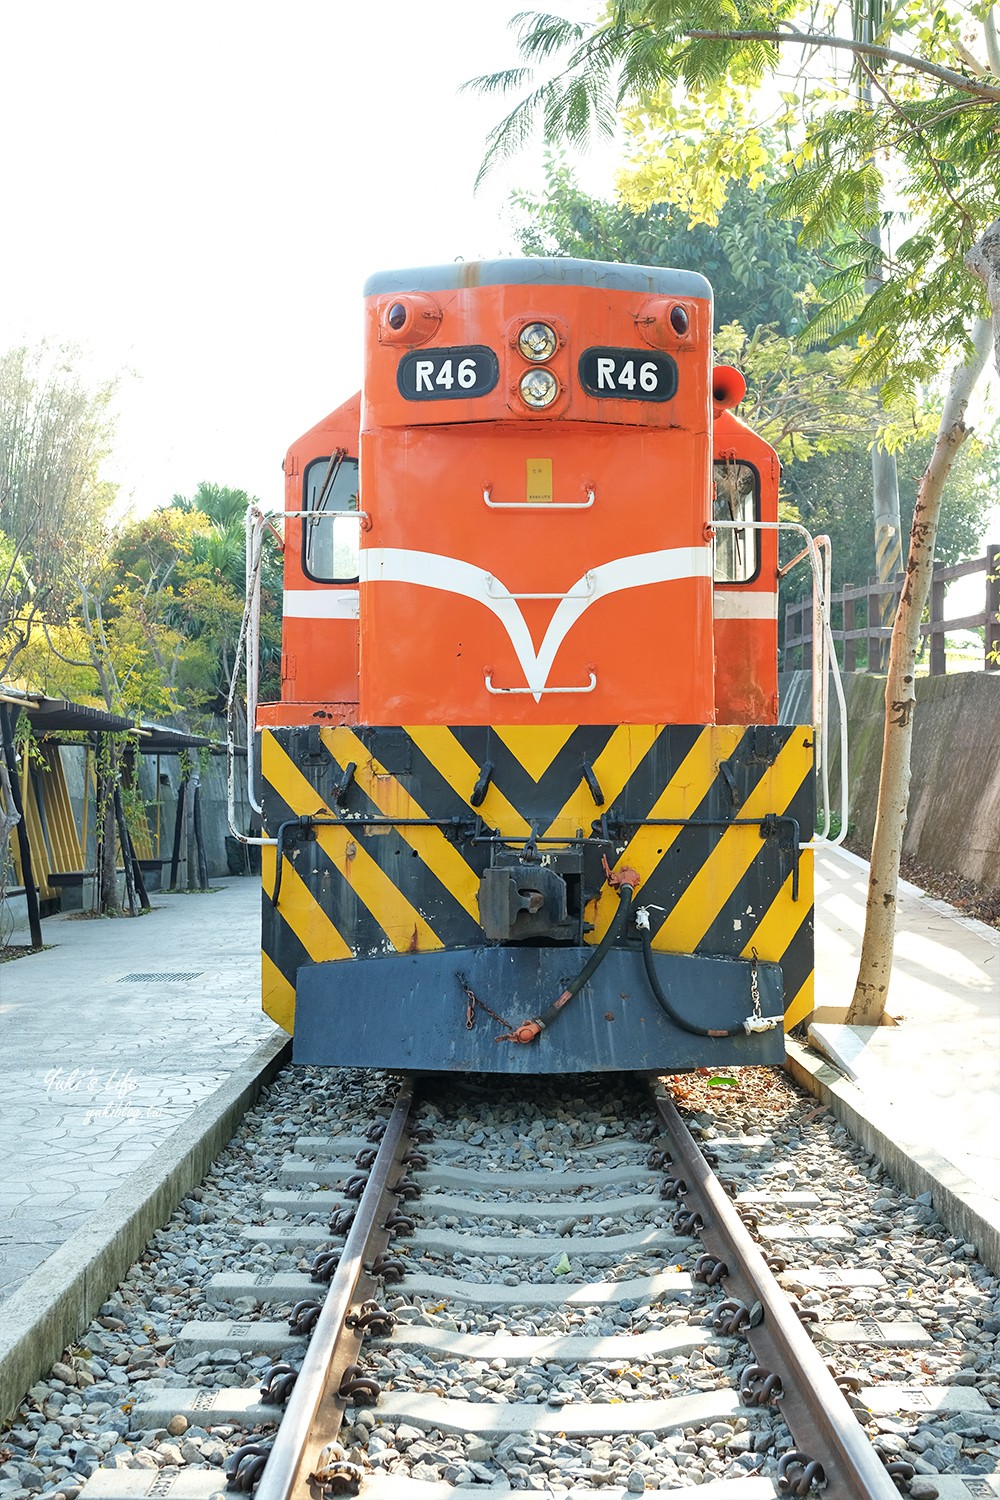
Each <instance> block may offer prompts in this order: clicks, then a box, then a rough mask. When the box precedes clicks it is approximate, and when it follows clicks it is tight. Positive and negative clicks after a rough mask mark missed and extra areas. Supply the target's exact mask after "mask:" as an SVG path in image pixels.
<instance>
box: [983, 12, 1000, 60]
mask: <svg viewBox="0 0 1000 1500" xmlns="http://www.w3.org/2000/svg"><path fill="white" fill-rule="evenodd" d="M983 31H984V33H985V36H986V56H987V58H988V59H989V64H990V71H991V72H992V73H994V74H995V75H996V77H997V78H1000V37H998V36H997V8H996V6H995V5H991V6H990V8H989V10H988V11H987V12H986V15H985V17H984V18H983Z"/></svg>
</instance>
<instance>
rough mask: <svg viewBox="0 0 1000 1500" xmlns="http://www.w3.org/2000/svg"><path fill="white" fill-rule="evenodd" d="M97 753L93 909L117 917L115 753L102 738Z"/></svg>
mask: <svg viewBox="0 0 1000 1500" xmlns="http://www.w3.org/2000/svg"><path fill="white" fill-rule="evenodd" d="M102 738H104V739H105V743H104V744H103V745H101V747H100V749H99V750H98V753H97V819H96V821H97V909H98V911H100V912H102V913H103V914H104V916H106V917H110V916H117V914H118V910H119V907H118V876H117V874H116V860H115V844H116V838H115V796H114V785H115V774H116V768H115V752H114V746H113V744H109V743H108V742H107V740H106V737H104V736H102Z"/></svg>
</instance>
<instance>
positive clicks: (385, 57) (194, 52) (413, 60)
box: [0, 0, 612, 510]
mask: <svg viewBox="0 0 1000 1500" xmlns="http://www.w3.org/2000/svg"><path fill="white" fill-rule="evenodd" d="M527 3H528V0H493V3H491V0H485V3H484V0H478V3H477V0H423V3H420V4H416V3H412V0H380V3H379V4H377V5H373V6H372V7H371V9H369V8H368V7H367V6H365V5H359V4H350V5H348V4H345V3H344V0H289V3H287V4H285V5H267V6H264V5H261V4H259V3H258V4H246V3H244V4H236V3H234V0H175V3H174V4H172V5H170V6H169V7H156V6H148V5H136V4H135V0H128V3H125V0H97V3H96V4H94V5H81V4H79V0H31V3H28V4H22V5H12V6H5V7H4V9H3V15H2V19H0V51H2V55H3V56H4V59H5V64H6V65H5V67H4V70H3V80H2V88H0V134H2V139H3V140H4V141H6V142H7V146H8V149H7V151H6V153H5V162H4V200H5V204H6V208H7V223H6V225H5V228H4V232H3V234H2V235H0V285H2V286H3V288H4V291H5V293H6V295H5V297H4V298H3V301H2V303H0V348H6V347H9V346H10V345H11V344H13V343H16V342H18V341H19V340H21V339H24V338H27V339H29V340H30V341H32V342H33V341H35V340H37V339H39V338H41V337H48V338H50V339H52V340H54V341H56V342H60V343H61V342H64V341H71V342H75V343H80V344H82V345H84V346H85V347H86V348H87V350H88V351H89V354H90V358H91V368H92V369H93V370H94V371H95V372H96V373H98V374H99V375H101V376H108V375H113V374H115V373H116V372H118V371H123V370H124V371H130V372H132V373H129V374H127V375H126V376H125V380H124V388H123V392H122V396H121V399H120V401H119V410H120V423H119V431H120V442H119V448H118V453H117V455H116V462H115V464H114V465H113V469H114V472H109V475H108V477H109V478H111V477H113V478H117V479H119V480H120V481H121V482H122V484H123V488H124V491H125V494H126V495H128V494H132V495H133V496H134V500H135V503H136V505H137V506H138V507H139V508H140V509H143V510H145V509H149V508H151V507H152V506H153V505H155V504H159V503H163V502H164V501H167V500H169V499H170V497H171V496H172V495H173V494H174V493H175V492H180V493H190V492H191V491H192V490H193V489H194V487H195V486H196V485H197V484H198V482H199V481H200V480H202V479H208V480H213V481H215V482H217V483H220V484H229V485H233V486H236V487H240V488H244V489H247V490H249V491H250V492H251V493H254V494H257V495H259V496H260V497H261V499H263V500H264V501H265V502H266V503H268V504H273V505H276V506H277V505H279V504H280V501H281V468H280V465H281V460H282V457H283V456H284V452H285V449H286V448H287V447H288V445H289V443H290V442H291V441H292V440H293V439H294V438H295V437H297V436H298V435H299V434H300V433H301V432H303V431H305V430H306V428H308V427H310V426H311V425H312V424H313V423H314V422H315V421H317V420H318V419H319V418H320V417H321V416H323V415H324V414H325V413H326V412H327V411H329V410H331V409H332V408H333V407H335V406H337V405H339V403H340V402H341V401H342V400H343V399H344V398H345V397H346V396H348V395H349V394H350V393H351V392H352V391H353V390H355V389H357V386H358V384H359V377H360V308H361V291H362V286H363V283H364V280H365V278H366V276H367V275H369V274H370V273H371V272H372V271H376V270H382V269H388V268H390V267H393V266H406V265H425V264H435V263H437V262H441V261H451V260H454V259H456V258H462V259H466V260H471V259H475V258H478V257H482V256H491V255H496V254H509V253H511V252H513V251H514V250H515V248H516V247H515V245H514V242H513V239H512V236H511V233H510V230H509V227H508V223H509V221H508V212H507V207H508V201H509V198H510V194H511V191H512V189H515V188H516V187H518V186H525V185H533V186H537V185H538V184H539V182H540V180H541V178H540V166H541V162H540V154H539V152H538V151H535V152H534V153H533V154H529V155H523V156H521V157H519V158H518V159H517V160H516V162H514V163H513V164H512V166H511V167H510V168H509V169H505V170H504V171H503V172H502V173H500V174H498V175H497V177H496V179H495V180H491V181H490V182H489V184H488V186H487V187H486V188H485V189H483V190H481V192H480V193H479V194H478V195H476V196H475V197H474V196H473V190H472V189H473V180H474V178H475V175H476V171H477V169H478V166H479V162H480V160H481V156H482V149H483V143H484V141H485V138H486V135H487V133H488V131H489V129H490V127H491V126H492V125H493V124H495V122H496V120H497V119H498V118H499V116H500V113H501V109H502V101H500V100H498V99H496V98H494V99H483V98H480V97H479V96H477V95H472V94H464V95H460V94H458V92H457V90H458V87H459V85H460V84H461V83H463V82H464V81H465V80H466V79H468V78H470V77H472V76H474V75H477V74H480V73H485V72H490V71H493V70H495V69H497V68H500V67H503V66H507V65H509V64H510V63H513V62H514V61H515V52H514V42H513V37H512V36H511V34H510V33H509V31H508V29H507V22H508V20H509V17H510V16H511V15H512V14H514V13H516V12H517V11H519V10H521V9H524V8H526V5H527ZM577 9H583V11H584V12H586V10H587V9H588V6H587V5H586V4H584V5H583V6H582V7H581V6H578V7H577ZM611 180H612V166H611V162H610V161H608V162H607V163H606V166H605V169H604V171H603V178H602V176H601V174H600V173H598V176H597V177H596V178H594V179H593V180H590V174H588V186H590V187H591V188H592V189H593V190H595V191H607V190H610V187H611Z"/></svg>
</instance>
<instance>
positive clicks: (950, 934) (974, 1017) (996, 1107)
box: [788, 849, 1000, 1274]
mask: <svg viewBox="0 0 1000 1500" xmlns="http://www.w3.org/2000/svg"><path fill="white" fill-rule="evenodd" d="M867 889H868V865H867V864H866V863H865V861H864V860H861V859H858V858H857V856H856V855H853V854H849V853H847V852H846V851H844V850H839V849H838V850H826V851H823V852H822V853H821V854H820V855H818V857H817V860H816V913H817V922H816V950H817V951H816V974H817V996H816V998H817V1010H818V1015H819V1017H821V1018H822V1017H823V1016H824V1014H825V1015H826V1016H827V1017H830V1018H834V1017H837V1016H840V1015H842V1014H843V1012H844V1010H845V1009H846V1007H847V1006H848V1005H849V1004H850V1001H851V997H852V995H853V992H854V982H855V979H856V978H857V971H858V956H859V954H860V951H861V937H862V933H863V931H864V918H865V901H866V897H867ZM887 1014H888V1016H889V1017H890V1018H891V1021H892V1022H893V1023H894V1024H889V1025H884V1026H880V1027H857V1028H855V1027H848V1026H845V1025H843V1024H839V1023H838V1021H837V1020H835V1019H827V1020H822V1019H820V1020H818V1022H817V1024H814V1025H813V1026H812V1027H811V1028H810V1030H809V1045H808V1046H807V1047H803V1046H801V1045H798V1044H796V1043H795V1042H794V1041H790V1042H789V1048H788V1050H789V1068H790V1071H791V1072H792V1074H793V1076H794V1077H796V1078H798V1079H799V1080H800V1081H801V1082H803V1083H804V1084H805V1085H806V1086H807V1087H809V1088H810V1089H811V1090H812V1091H813V1092H814V1093H815V1094H816V1095H817V1097H819V1098H821V1099H823V1101H824V1102H825V1103H826V1104H828V1105H829V1107H830V1108H831V1109H832V1110H833V1112H834V1113H835V1114H837V1115H838V1116H839V1118H840V1119H842V1120H843V1122H844V1124H845V1125H847V1127H848V1128H849V1129H850V1130H851V1133H852V1134H854V1135H855V1136H857V1137H858V1138H859V1139H861V1140H862V1141H864V1143H865V1144H866V1145H868V1146H869V1147H870V1149H872V1150H874V1151H875V1152H876V1153H877V1154H878V1155H879V1156H880V1157H881V1158H882V1159H883V1160H884V1161H886V1163H887V1164H888V1165H889V1166H890V1167H891V1169H892V1171H893V1173H894V1175H895V1177H896V1179H897V1181H899V1182H900V1184H901V1185H902V1186H904V1187H905V1188H906V1190H907V1191H908V1192H911V1193H913V1194H914V1195H917V1194H920V1193H923V1192H930V1193H931V1195H932V1199H933V1202H934V1206H935V1208H936V1209H937V1210H938V1212H939V1213H940V1214H941V1216H942V1218H943V1219H944V1221H945V1222H946V1223H947V1224H949V1226H950V1227H951V1228H952V1229H953V1231H954V1232H955V1233H960V1234H962V1235H964V1236H965V1238H966V1239H967V1240H969V1241H970V1242H971V1243H973V1244H974V1245H976V1247H977V1248H978V1250H979V1253H980V1258H981V1259H982V1260H983V1261H984V1262H985V1263H986V1264H988V1265H989V1266H990V1267H991V1269H992V1270H993V1271H995V1272H997V1273H998V1274H1000V1149H998V1139H1000V930H997V929H996V928H993V927H987V926H985V925H984V924H983V923H982V922H977V921H974V920H973V919H972V918H970V917H966V916H964V915H963V914H962V913H961V912H958V911H956V910H955V909H954V907H951V906H948V905H946V903H945V902H943V901H938V900H935V899H934V898H933V897H931V896H928V895H926V894H925V893H924V892H923V891H920V890H918V889H917V887H916V886H913V885H910V884H908V883H907V882H905V881H903V882H901V883H900V894H899V920H898V926H897V932H896V945H895V951H894V959H893V972H892V982H891V985H890V990H889V999H888V1005H887Z"/></svg>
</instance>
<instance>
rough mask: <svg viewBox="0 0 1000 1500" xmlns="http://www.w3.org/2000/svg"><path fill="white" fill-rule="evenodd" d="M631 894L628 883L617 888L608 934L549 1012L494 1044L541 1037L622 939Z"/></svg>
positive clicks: (532, 1039) (630, 902) (528, 1040)
mask: <svg viewBox="0 0 1000 1500" xmlns="http://www.w3.org/2000/svg"><path fill="white" fill-rule="evenodd" d="M634 894H635V893H634V889H633V887H632V886H630V885H628V884H625V883H623V884H622V885H620V886H619V887H618V910H617V911H616V912H615V914H614V916H613V917H612V919H611V924H610V926H609V927H608V930H607V932H606V933H605V934H604V936H603V937H602V938H601V941H600V942H599V943H598V944H597V947H596V948H595V949H594V951H593V953H592V954H591V956H590V958H588V960H587V962H586V963H585V964H584V966H583V968H582V969H581V970H580V972H579V974H577V976H576V978H575V979H571V980H570V982H569V984H568V985H567V986H566V988H565V989H564V990H563V992H562V994H561V995H559V996H558V998H557V999H555V1000H554V1001H553V1002H552V1004H551V1005H550V1006H549V1008H548V1010H545V1011H543V1012H542V1014H541V1015H540V1016H535V1018H534V1019H533V1020H531V1021H525V1022H524V1023H523V1024H522V1025H521V1026H518V1027H516V1028H515V1030H513V1031H511V1032H510V1033H509V1034H508V1035H507V1036H504V1037H498V1038H497V1041H504V1042H533V1041H534V1040H535V1038H536V1037H537V1036H539V1035H541V1033H542V1032H543V1031H544V1030H545V1029H546V1027H548V1026H551V1024H552V1022H553V1021H554V1020H555V1018H556V1016H557V1015H558V1014H559V1012H560V1011H561V1010H562V1008H563V1006H564V1005H566V1004H568V1003H569V1001H570V1000H572V998H573V996H574V995H576V994H578V993H579V992H580V990H582V989H583V986H584V985H585V984H586V983H587V981H588V980H589V979H593V977H594V975H595V974H596V973H597V971H598V969H599V968H600V967H601V964H602V963H603V962H604V960H605V959H606V958H607V956H608V954H609V953H610V952H611V949H612V948H613V947H614V945H615V944H616V943H617V942H618V940H619V939H620V938H621V936H622V934H623V933H624V931H625V925H626V923H627V922H628V914H629V910H630V908H631V905H632V897H633V895H634Z"/></svg>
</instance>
